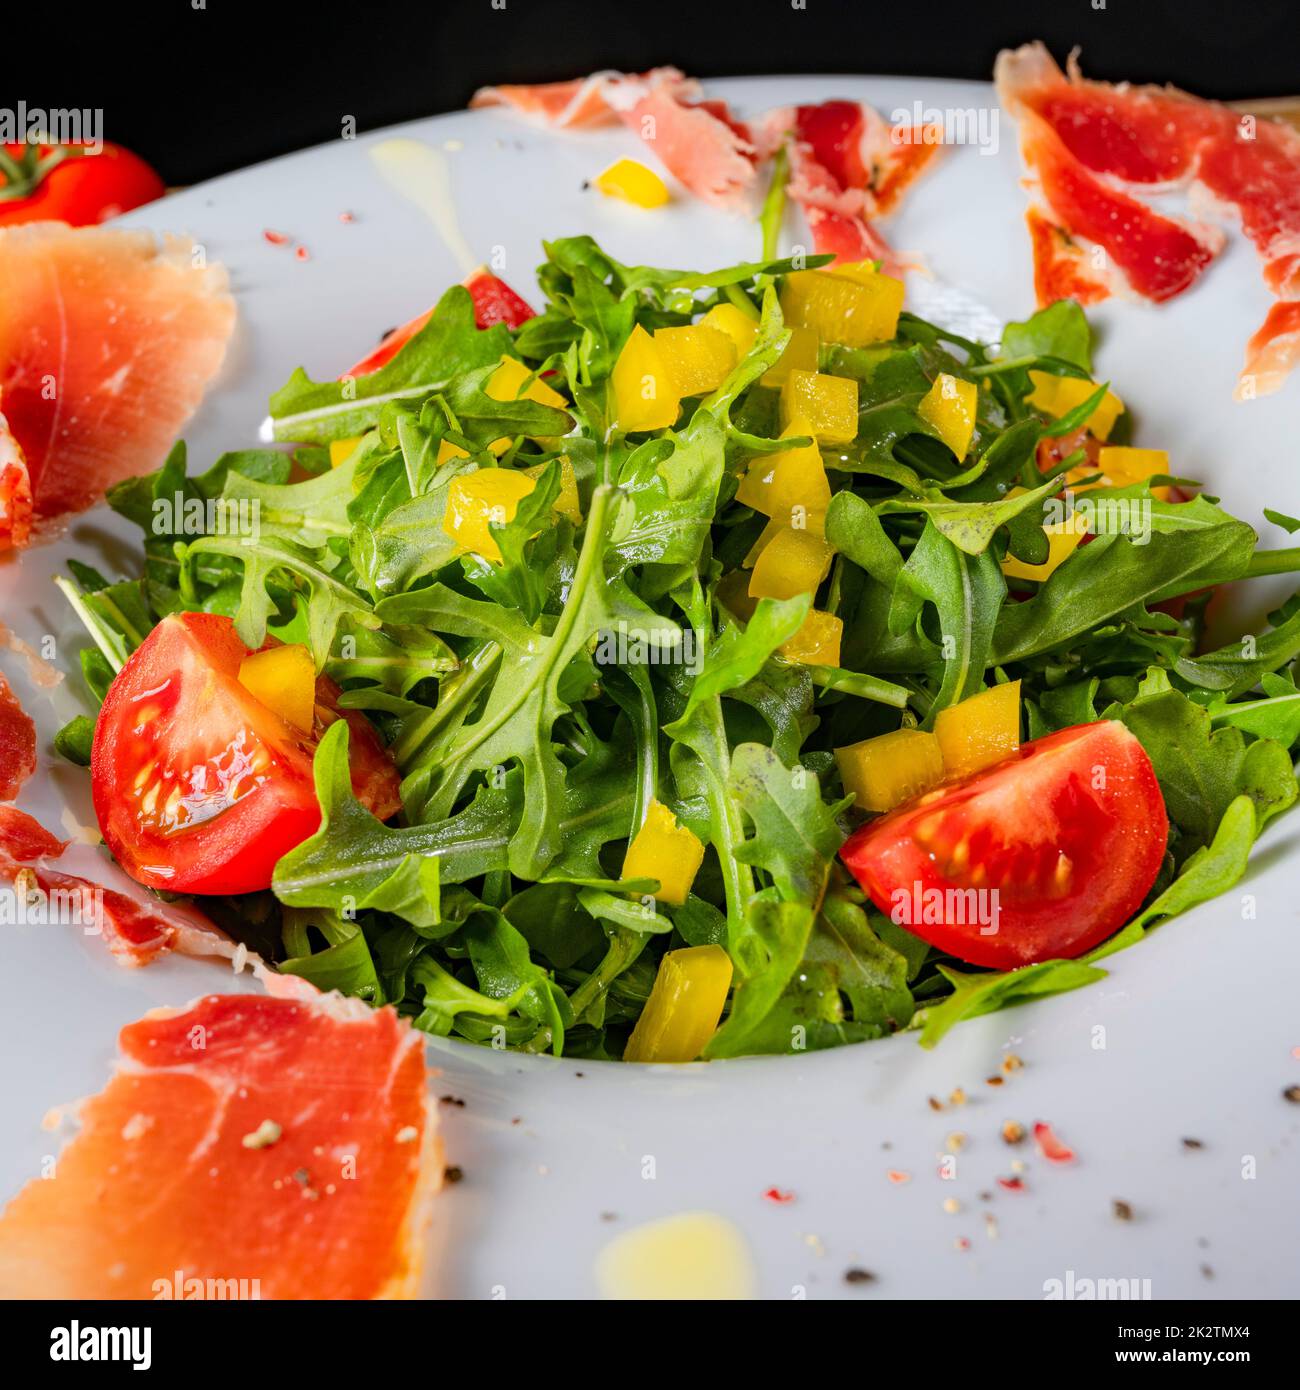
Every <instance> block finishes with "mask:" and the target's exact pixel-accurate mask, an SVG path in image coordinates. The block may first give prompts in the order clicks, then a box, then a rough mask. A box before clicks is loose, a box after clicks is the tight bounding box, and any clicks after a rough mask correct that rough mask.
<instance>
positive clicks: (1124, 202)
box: [1020, 111, 1225, 303]
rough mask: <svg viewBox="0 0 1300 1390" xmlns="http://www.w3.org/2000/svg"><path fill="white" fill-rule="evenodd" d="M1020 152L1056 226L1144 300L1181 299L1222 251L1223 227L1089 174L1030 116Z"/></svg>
mask: <svg viewBox="0 0 1300 1390" xmlns="http://www.w3.org/2000/svg"><path fill="white" fill-rule="evenodd" d="M1020 147H1021V150H1022V152H1023V154H1024V158H1025V163H1026V164H1027V165H1028V166H1029V168H1030V169H1031V170H1032V171H1033V173H1034V175H1035V177H1036V179H1037V182H1038V185H1039V188H1040V189H1041V191H1042V194H1043V199H1044V201H1045V202H1046V203H1047V206H1048V208H1050V210H1051V213H1052V216H1053V218H1054V219H1055V220H1056V221H1057V223H1058V225H1059V226H1061V227H1062V228H1064V229H1065V230H1066V231H1068V233H1069V234H1070V236H1071V237H1082V238H1084V239H1085V240H1086V241H1090V242H1093V243H1094V244H1096V245H1098V246H1101V247H1102V248H1103V249H1104V250H1105V252H1106V254H1107V256H1108V257H1109V258H1110V260H1111V262H1112V263H1113V264H1114V265H1115V266H1116V267H1117V268H1118V269H1119V270H1120V271H1121V272H1122V273H1123V275H1124V279H1125V280H1126V281H1127V283H1128V285H1129V287H1130V288H1131V289H1132V290H1134V291H1135V292H1136V293H1137V294H1140V295H1142V296H1143V297H1144V298H1146V299H1150V300H1153V301H1154V302H1155V303H1161V302H1162V301H1164V300H1166V299H1172V298H1173V297H1174V295H1176V294H1181V293H1182V292H1183V291H1184V290H1186V289H1188V288H1189V287H1190V286H1191V285H1193V284H1194V283H1195V282H1196V280H1197V279H1198V278H1199V276H1200V275H1201V273H1202V272H1203V271H1204V270H1205V268H1206V266H1208V265H1209V264H1210V262H1211V261H1212V260H1213V259H1214V257H1215V256H1217V255H1218V253H1219V252H1220V251H1221V250H1222V249H1223V243H1224V240H1225V238H1224V235H1223V233H1222V232H1221V231H1220V230H1219V229H1218V228H1215V227H1205V226H1187V225H1185V224H1183V223H1182V222H1177V221H1175V220H1174V219H1173V218H1170V217H1163V216H1161V214H1160V213H1158V212H1154V211H1152V209H1151V208H1149V207H1148V206H1147V205H1146V204H1145V203H1143V202H1141V201H1140V200H1139V199H1137V198H1134V197H1131V196H1130V195H1129V194H1127V193H1125V192H1123V191H1121V190H1120V189H1118V188H1114V187H1111V186H1110V185H1109V184H1106V183H1104V182H1103V181H1102V180H1101V179H1099V178H1098V177H1097V176H1096V175H1095V174H1092V173H1090V172H1089V171H1088V170H1087V169H1085V168H1084V166H1083V165H1082V164H1081V163H1080V162H1079V161H1078V160H1077V159H1076V158H1075V157H1074V156H1073V155H1072V154H1071V153H1070V151H1069V149H1068V148H1067V147H1066V145H1065V142H1064V141H1063V140H1062V139H1061V138H1060V136H1059V135H1057V134H1056V132H1055V131H1054V130H1053V129H1052V127H1051V126H1050V125H1048V124H1047V122H1046V121H1044V120H1042V119H1041V118H1040V117H1038V116H1036V115H1034V114H1033V113H1032V112H1028V111H1027V112H1025V113H1024V114H1023V115H1022V116H1021V118H1020ZM1035 277H1036V279H1037V278H1039V271H1038V269H1037V267H1036V269H1035Z"/></svg>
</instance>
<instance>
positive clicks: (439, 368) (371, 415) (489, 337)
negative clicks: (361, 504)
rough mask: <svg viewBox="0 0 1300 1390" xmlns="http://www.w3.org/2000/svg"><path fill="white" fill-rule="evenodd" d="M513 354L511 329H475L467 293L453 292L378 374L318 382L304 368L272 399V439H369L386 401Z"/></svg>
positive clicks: (443, 385)
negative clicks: (363, 435) (273, 437)
mask: <svg viewBox="0 0 1300 1390" xmlns="http://www.w3.org/2000/svg"><path fill="white" fill-rule="evenodd" d="M509 349H510V332H509V330H508V329H507V328H506V327H505V326H504V325H503V324H499V323H498V324H494V325H493V326H492V327H491V328H487V329H483V330H481V331H480V330H479V329H477V328H476V327H475V326H474V301H473V300H472V299H471V298H470V295H469V291H468V290H466V289H465V288H464V287H463V286H461V285H453V286H452V287H451V289H449V290H448V291H447V293H446V294H444V295H443V297H442V298H441V299H440V300H439V301H438V303H437V306H436V307H435V308H434V311H433V314H432V315H431V316H430V319H429V322H428V323H426V324H425V326H424V327H423V328H422V329H420V331H419V332H418V333H416V334H415V335H414V337H412V338H411V340H410V341H409V342H408V343H406V344H405V345H404V346H403V348H402V350H401V351H400V352H399V353H398V354H397V356H396V357H394V358H393V359H392V361H391V362H388V363H386V364H385V365H384V366H382V367H381V368H380V369H379V370H378V371H377V372H371V373H370V374H369V375H368V376H363V377H359V378H356V379H351V378H344V379H343V380H340V381H323V382H315V381H312V380H311V378H310V377H309V376H308V375H307V374H306V372H304V371H303V369H302V368H301V367H299V368H298V369H297V370H296V371H295V372H294V374H293V375H292V376H291V377H290V378H289V380H288V382H287V383H286V384H285V385H284V386H282V387H281V388H280V390H279V391H277V392H276V393H275V395H273V396H272V397H271V403H270V412H271V417H272V420H273V423H274V429H275V437H276V439H292V440H296V441H298V442H300V443H309V444H328V443H329V442H330V441H331V440H335V439H351V438H353V437H354V436H356V435H361V434H365V432H366V431H367V430H368V429H371V428H372V427H373V426H374V425H376V424H377V423H378V421H379V414H380V411H381V410H382V409H383V407H384V406H385V405H387V404H388V403H389V402H391V401H418V400H422V399H424V398H426V397H428V396H431V395H433V394H434V393H435V392H437V391H445V390H446V389H447V388H448V387H449V386H451V385H452V383H453V382H455V381H456V380H457V379H458V378H459V377H460V376H462V375H463V374H464V373H466V372H470V371H473V370H474V368H476V367H486V366H488V365H490V364H493V363H497V362H499V361H500V360H501V358H502V357H503V356H504V355H505V354H506V353H507V352H508V351H509Z"/></svg>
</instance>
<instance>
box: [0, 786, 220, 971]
mask: <svg viewBox="0 0 1300 1390" xmlns="http://www.w3.org/2000/svg"><path fill="white" fill-rule="evenodd" d="M67 848H68V841H66V840H60V839H57V838H56V837H55V836H54V835H51V834H50V832H49V831H48V830H46V829H45V827H44V826H43V825H41V824H40V822H39V821H37V820H35V819H34V818H33V817H31V816H29V815H28V814H27V813H26V812H25V811H20V810H18V809H17V807H14V806H0V881H5V882H8V883H10V884H12V885H13V887H14V889H15V891H21V892H23V893H24V894H25V895H26V899H28V901H25V902H24V913H25V915H26V917H27V919H28V920H34V919H35V918H36V917H37V916H38V915H39V914H44V915H43V917H42V920H44V921H49V922H54V921H57V922H59V923H61V924H64V925H70V926H73V927H77V928H79V929H80V930H81V931H83V932H84V933H85V934H86V935H87V936H99V937H102V938H103V941H104V944H105V945H106V946H107V947H108V949H109V951H110V953H111V954H112V956H113V958H114V960H116V961H117V963H118V964H119V965H125V966H139V965H148V964H149V963H150V962H151V961H154V960H156V959H157V958H158V957H159V956H161V955H163V954H164V953H165V952H167V951H177V952H179V953H180V954H181V955H186V956H222V957H225V958H226V959H228V960H237V959H239V958H240V956H241V948H240V947H239V945H238V944H237V943H236V942H234V941H232V940H231V939H230V938H229V937H228V936H226V935H225V934H224V933H223V932H221V931H218V929H217V928H216V927H215V926H213V925H212V923H211V922H209V921H208V920H207V918H205V917H204V916H202V914H200V913H199V911H198V910H197V909H196V908H193V907H191V906H189V905H188V904H185V903H164V902H162V901H160V900H159V899H157V898H155V897H154V896H153V895H152V894H151V893H149V892H148V891H147V890H146V889H142V888H139V887H136V886H135V885H132V888H131V891H129V892H119V891H117V890H116V889H114V888H105V887H104V886H103V885H102V884H99V883H95V882H92V881H91V880H90V879H87V878H82V877H80V876H79V875H77V874H71V873H65V872H64V871H63V869H62V868H57V867H55V862H56V861H57V860H59V859H60V858H61V857H62V855H63V853H64V851H65V850H66V849H67ZM242 955H243V956H247V955H248V952H247V951H243V952H242Z"/></svg>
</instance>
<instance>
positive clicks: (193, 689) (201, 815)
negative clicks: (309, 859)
mask: <svg viewBox="0 0 1300 1390" xmlns="http://www.w3.org/2000/svg"><path fill="white" fill-rule="evenodd" d="M274 642H275V639H274V638H272V639H270V644H274ZM248 654H249V648H247V647H246V646H245V645H244V643H243V642H242V641H241V640H240V638H239V635H238V634H237V633H236V631H235V625H234V624H233V623H232V622H231V621H230V619H229V618H226V617H222V616H220V615H218V614H215V613H178V614H174V615H173V616H171V617H169V618H164V619H163V621H162V622H160V623H159V624H158V626H157V627H156V628H154V630H153V631H152V632H151V633H150V634H149V636H148V637H146V638H145V640H144V642H142V643H141V645H140V646H139V647H138V648H137V649H136V651H135V652H133V653H132V655H131V657H130V658H129V659H128V661H127V663H126V665H125V666H123V667H122V669H121V671H120V672H119V673H118V675H117V678H116V679H115V680H114V681H113V684H112V685H111V686H110V687H109V691H108V694H107V696H106V697H105V699H104V704H103V708H102V709H101V710H100V713H99V719H98V720H97V721H96V724H95V741H94V745H93V747H92V749H91V760H90V775H91V788H92V794H93V797H94V803H95V815H96V817H97V818H98V820H99V828H100V831H101V832H102V834H103V836H104V841H105V843H106V844H107V845H108V847H109V849H110V850H111V851H112V852H113V855H114V856H115V858H116V859H117V861H118V863H120V864H121V866H122V867H123V868H124V869H125V870H126V872H127V873H129V874H130V875H131V877H132V878H134V879H136V880H137V881H138V882H140V883H143V884H146V885H147V886H148V887H150V888H160V889H167V890H169V891H171V892H177V893H182V892H183V893H251V892H255V891H257V890H258V889H262V888H267V887H269V886H270V883H271V873H272V871H273V870H274V868H275V866H276V863H277V862H278V861H279V859H280V857H281V856H282V855H284V854H286V853H287V852H288V851H289V850H291V849H292V848H293V847H294V846H295V845H297V844H301V842H302V841H303V840H305V839H306V838H307V837H308V836H309V835H311V834H312V833H314V831H315V830H316V829H317V827H318V826H319V825H320V808H319V806H318V804H317V801H316V792H315V789H314V784H313V781H312V757H313V755H314V753H315V751H316V744H317V742H318V741H319V740H320V737H321V735H322V734H323V733H324V732H325V730H326V729H327V728H328V727H329V726H330V724H332V723H333V722H334V721H335V720H336V719H339V718H342V719H346V720H347V723H348V728H349V747H350V760H351V771H352V789H353V791H354V792H355V793H356V796H357V798H358V800H360V801H361V802H362V804H363V805H365V806H366V807H367V808H368V809H369V810H370V811H372V812H373V813H374V814H375V815H376V816H379V817H380V818H381V819H387V818H388V817H389V816H391V815H393V814H394V812H396V811H397V810H398V809H399V808H400V805H401V801H400V798H399V796H398V776H397V769H396V768H395V767H394V766H393V763H392V761H391V759H390V758H389V756H388V754H387V752H386V751H385V749H384V747H383V745H382V744H381V742H380V741H379V738H378V736H377V734H376V733H375V731H374V729H373V728H372V727H371V726H370V724H369V723H368V722H367V721H366V719H365V718H364V717H363V716H361V715H360V714H357V713H356V712H355V711H352V710H340V709H339V708H338V698H339V688H338V686H337V685H335V684H334V682H333V681H332V680H330V679H328V677H324V676H320V677H318V678H317V680H316V708H315V720H314V725H313V728H312V731H311V733H310V734H304V733H302V732H301V731H300V730H298V729H295V728H294V727H293V726H292V725H291V724H289V723H287V722H286V721H285V720H284V719H282V718H281V717H280V715H278V714H277V713H276V712H275V711H274V710H273V709H271V708H269V707H268V706H266V705H264V704H262V703H261V702H260V701H259V700H257V699H256V698H255V697H254V696H253V695H252V694H251V693H250V692H249V691H248V690H246V689H245V688H244V686H243V685H241V684H240V682H239V665H240V662H241V661H242V660H243V659H244V658H245V657H246V656H247V655H248Z"/></svg>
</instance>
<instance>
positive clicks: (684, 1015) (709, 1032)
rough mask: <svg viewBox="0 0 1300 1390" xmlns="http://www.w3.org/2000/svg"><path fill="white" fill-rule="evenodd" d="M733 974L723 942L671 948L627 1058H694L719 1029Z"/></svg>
mask: <svg viewBox="0 0 1300 1390" xmlns="http://www.w3.org/2000/svg"><path fill="white" fill-rule="evenodd" d="M731 973H732V967H731V957H730V956H729V955H728V954H727V953H726V951H724V950H723V949H722V947H721V946H687V947H685V948H684V949H683V950H680V951H669V952H668V953H667V954H666V955H665V956H664V958H663V959H662V960H661V961H660V962H659V973H658V974H657V975H656V976H655V982H654V986H653V988H652V989H651V990H650V998H649V999H647V1000H646V1004H645V1008H644V1009H642V1010H641V1017H640V1018H639V1019H637V1021H636V1027H635V1028H633V1030H632V1036H631V1037H630V1038H629V1039H628V1040H627V1046H626V1047H625V1048H624V1049H623V1060H624V1061H625V1062H693V1061H694V1060H695V1059H696V1058H697V1057H698V1056H699V1055H700V1053H701V1052H702V1051H703V1050H704V1045H705V1043H707V1042H708V1040H709V1039H710V1038H711V1037H712V1036H713V1034H714V1032H715V1031H716V1030H717V1027H718V1020H719V1019H720V1018H721V1017H722V1010H723V1007H724V1005H725V1004H726V1002H727V991H728V990H729V989H730V988H731Z"/></svg>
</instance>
